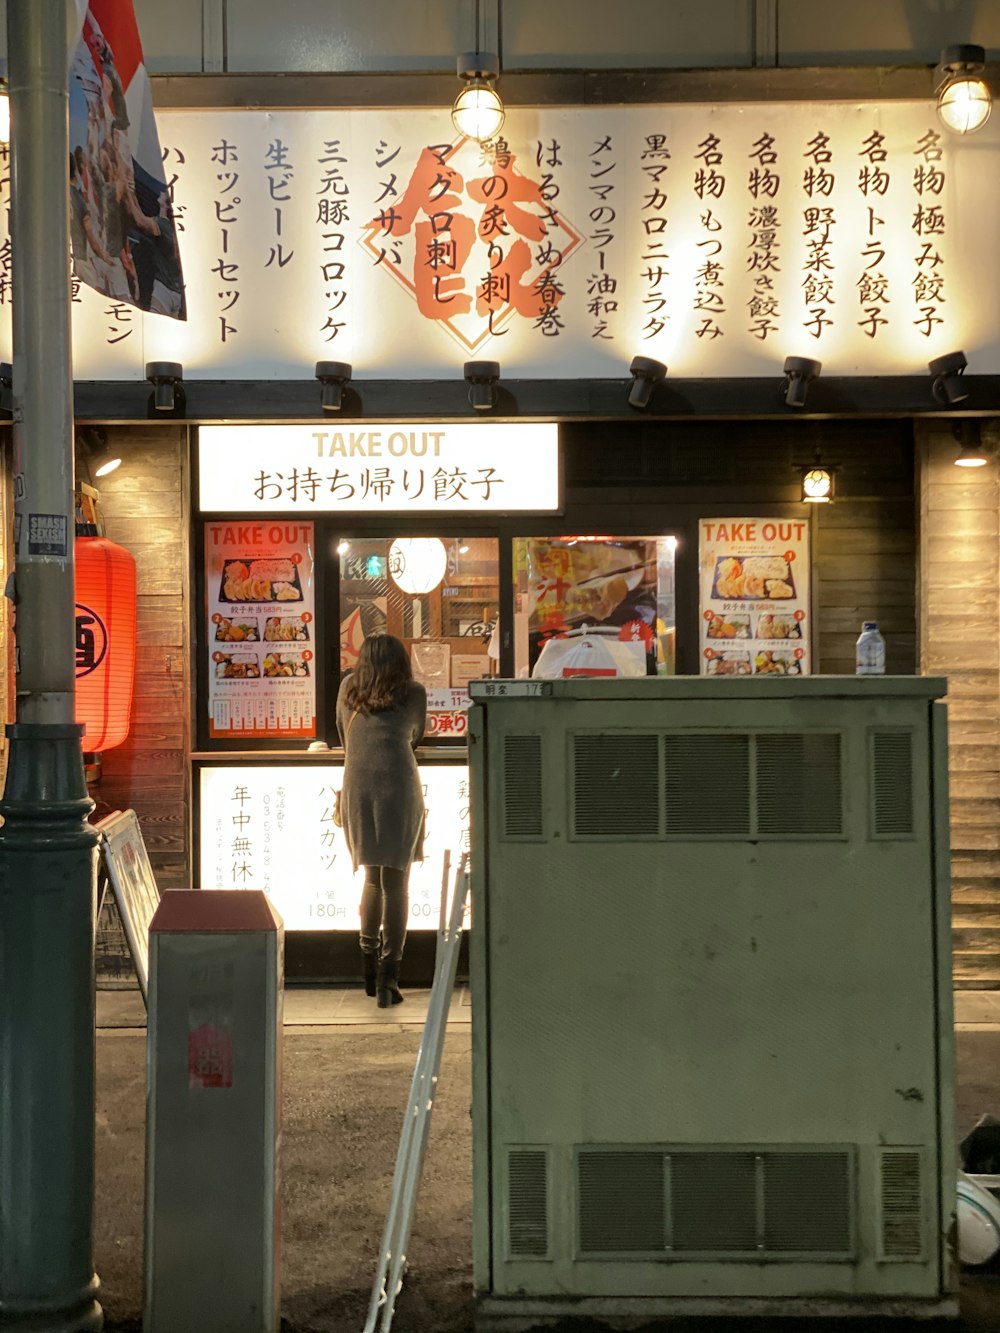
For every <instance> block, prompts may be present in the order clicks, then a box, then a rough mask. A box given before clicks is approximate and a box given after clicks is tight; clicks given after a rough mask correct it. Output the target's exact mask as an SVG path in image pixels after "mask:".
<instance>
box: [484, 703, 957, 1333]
mask: <svg viewBox="0 0 1000 1333" xmlns="http://www.w3.org/2000/svg"><path fill="white" fill-rule="evenodd" d="M471 690H472V694H473V699H474V703H475V706H474V707H473V709H472V712H471V715H470V723H469V745H470V757H471V782H472V800H473V806H472V814H473V818H472V888H473V929H472V1018H473V1080H474V1082H473V1089H474V1097H473V1126H474V1130H473V1145H474V1281H475V1288H476V1294H477V1327H478V1328H481V1329H490V1328H503V1329H507V1330H511V1329H514V1328H518V1327H521V1328H528V1327H531V1326H533V1325H534V1324H537V1323H538V1322H539V1321H540V1320H544V1319H550V1320H555V1319H558V1318H565V1317H567V1316H570V1315H580V1316H587V1317H590V1318H595V1319H603V1320H608V1321H611V1322H613V1321H614V1320H616V1319H620V1320H622V1321H625V1320H637V1319H655V1318H658V1317H661V1316H664V1315H672V1314H679V1313H691V1314H712V1315H719V1314H761V1315H772V1314H801V1315H817V1314H819V1315H822V1314H873V1315H901V1316H913V1315H944V1316H953V1315H955V1314H957V1303H956V1293H957V1278H956V1271H955V1259H954V1254H953V1236H954V1214H955V1193H956V1151H955V1145H954V1134H953V1128H952V1118H953V1109H952V1108H953V1096H954V1092H953V1081H954V1074H953V1049H952V1001H951V972H950V957H951V949H950V945H951V941H950V910H949V908H950V903H949V869H948V794H947V756H946V746H947V737H946V719H945V709H944V706H943V704H940V703H935V700H937V699H939V698H940V697H941V696H942V695H943V694H944V693H945V682H944V681H943V680H932V679H920V678H916V677H905V678H903V677H901V678H890V677H867V678H855V677H816V676H813V677H800V678H797V679H789V678H780V679H779V678H775V677H758V678H751V679H733V678H706V679H699V678H675V679H655V680H654V679H648V680H646V679H644V680H636V681H628V680H587V679H577V680H568V681H552V682H549V681H489V682H481V683H474V684H473V685H472V686H471Z"/></svg>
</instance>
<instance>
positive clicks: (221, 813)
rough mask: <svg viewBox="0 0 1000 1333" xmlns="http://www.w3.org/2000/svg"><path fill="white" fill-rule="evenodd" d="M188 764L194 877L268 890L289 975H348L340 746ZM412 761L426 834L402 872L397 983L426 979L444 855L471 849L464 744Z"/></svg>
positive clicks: (349, 893)
mask: <svg viewBox="0 0 1000 1333" xmlns="http://www.w3.org/2000/svg"><path fill="white" fill-rule="evenodd" d="M192 760H193V792H194V806H195V811H196V821H195V849H194V850H195V879H194V882H195V883H196V884H198V885H200V886H201V887H202V888H205V889H231V888H247V889H263V890H264V891H265V892H266V893H267V895H268V897H269V899H270V900H271V902H272V903H273V904H274V906H275V907H276V908H277V910H278V912H279V913H280V914H281V917H282V919H283V921H284V923H285V932H286V934H285V941H286V944H285V967H286V973H287V975H288V977H289V979H294V980H299V981H308V980H320V979H322V980H332V979H337V978H341V977H346V978H348V979H351V980H353V979H355V977H356V974H357V970H358V945H357V933H358V905H359V902H360V898H361V886H362V884H363V882H364V871H363V870H358V871H357V872H355V871H354V870H353V869H352V867H351V861H350V856H349V855H348V851H347V845H346V843H345V840H344V834H343V830H342V829H340V828H338V827H337V825H336V824H335V823H334V822H333V806H334V794H335V792H336V791H337V790H339V788H340V785H341V780H342V772H343V764H344V752H343V750H342V749H340V748H339V747H338V748H337V749H330V750H321V751H315V750H308V749H307V748H306V747H305V746H303V747H302V748H301V749H295V750H291V749H288V750H269V751H260V750H240V751H227V752H225V753H220V752H217V751H214V752H207V753H206V752H201V753H195V754H194V755H193V756H192ZM417 763H418V766H419V769H420V777H421V782H422V783H423V788H424V802H425V805H426V807H427V834H426V838H425V844H424V851H425V858H424V860H423V861H422V862H417V863H415V864H414V866H413V868H412V871H411V873H410V916H409V924H408V930H409V932H410V934H409V940H408V943H407V950H406V978H407V980H409V981H410V983H411V984H419V983H421V982H426V983H428V984H429V982H430V979H431V977H432V976H433V971H434V944H435V939H436V931H437V928H438V921H439V914H440V901H441V888H442V883H443V877H444V873H445V853H446V852H450V856H451V865H452V867H454V866H455V865H456V864H457V862H458V859H459V857H460V856H461V854H462V852H463V851H466V850H468V845H469V797H468V791H469V785H468V756H467V751H466V750H465V748H464V747H462V748H459V747H456V746H449V747H447V748H445V747H442V746H434V745H425V746H421V747H420V748H419V749H418V750H417ZM460 967H462V968H463V970H464V957H463V959H462V960H461V961H460Z"/></svg>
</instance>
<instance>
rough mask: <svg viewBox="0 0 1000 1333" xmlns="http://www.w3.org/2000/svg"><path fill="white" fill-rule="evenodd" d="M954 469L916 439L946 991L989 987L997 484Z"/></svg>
mask: <svg viewBox="0 0 1000 1333" xmlns="http://www.w3.org/2000/svg"><path fill="white" fill-rule="evenodd" d="M984 439H985V443H986V445H987V452H988V453H989V454H990V455H991V461H990V462H989V463H988V464H987V466H986V467H982V468H977V469H975V470H971V469H966V468H958V467H955V456H956V453H957V446H956V443H955V440H954V438H953V436H952V434H951V432H950V430H948V429H947V428H945V427H944V426H943V425H940V426H939V425H938V424H937V423H934V424H930V425H923V426H921V428H920V431H919V435H918V446H919V447H918V457H919V494H920V538H921V540H920V563H919V590H920V592H919V620H920V669H921V671H922V673H923V674H924V675H931V676H936V675H942V676H947V677H948V727H949V782H950V787H951V848H952V861H951V882H952V903H953V909H954V916H953V921H954V943H955V952H954V957H955V982H956V985H958V986H960V987H971V988H991V989H992V988H996V987H997V986H1000V634H998V621H1000V517H998V515H1000V478H998V473H997V465H996V461H995V454H996V445H997V442H998V441H997V437H996V434H995V429H994V434H993V435H992V437H991V436H990V434H989V432H988V431H986V432H984Z"/></svg>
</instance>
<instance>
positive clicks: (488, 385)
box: [463, 361, 500, 412]
mask: <svg viewBox="0 0 1000 1333" xmlns="http://www.w3.org/2000/svg"><path fill="white" fill-rule="evenodd" d="M463 369H464V373H465V378H466V381H467V382H468V385H469V402H470V403H471V404H472V406H473V407H474V408H475V409H476V411H477V412H488V411H489V410H490V408H491V407H496V402H497V380H498V379H499V378H500V362H499V361H466V363H465V366H464V367H463Z"/></svg>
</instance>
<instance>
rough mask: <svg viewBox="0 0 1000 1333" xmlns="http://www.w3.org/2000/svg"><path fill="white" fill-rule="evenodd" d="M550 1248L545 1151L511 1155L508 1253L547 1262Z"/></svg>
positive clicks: (514, 1151)
mask: <svg viewBox="0 0 1000 1333" xmlns="http://www.w3.org/2000/svg"><path fill="white" fill-rule="evenodd" d="M548 1249H549V1204H548V1157H547V1154H546V1153H545V1151H544V1149H542V1148H511V1149H510V1150H509V1151H508V1153H507V1252H508V1254H509V1255H510V1256H511V1258H512V1259H544V1258H545V1256H546V1255H547V1254H548Z"/></svg>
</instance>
